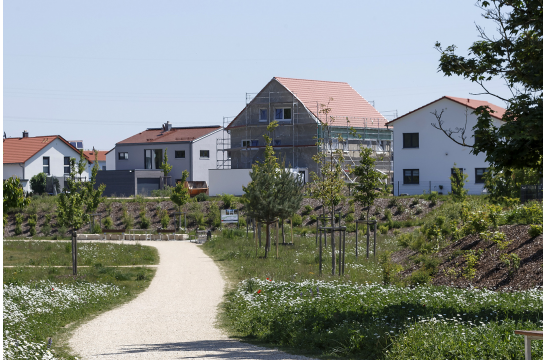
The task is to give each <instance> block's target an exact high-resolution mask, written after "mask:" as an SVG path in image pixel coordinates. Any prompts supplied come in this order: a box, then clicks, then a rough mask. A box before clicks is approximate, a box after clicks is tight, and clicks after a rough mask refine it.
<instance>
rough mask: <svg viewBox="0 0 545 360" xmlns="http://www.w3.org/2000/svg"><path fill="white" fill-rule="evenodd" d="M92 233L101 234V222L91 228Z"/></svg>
mask: <svg viewBox="0 0 545 360" xmlns="http://www.w3.org/2000/svg"><path fill="white" fill-rule="evenodd" d="M91 233H93V234H101V233H102V228H101V227H100V223H96V224H95V226H94V227H93V228H92V229H91Z"/></svg>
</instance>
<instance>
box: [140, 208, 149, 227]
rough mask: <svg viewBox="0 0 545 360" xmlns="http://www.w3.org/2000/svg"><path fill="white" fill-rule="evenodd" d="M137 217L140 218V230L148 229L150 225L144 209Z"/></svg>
mask: <svg viewBox="0 0 545 360" xmlns="http://www.w3.org/2000/svg"><path fill="white" fill-rule="evenodd" d="M138 215H139V216H140V229H148V228H149V227H150V225H151V220H150V219H149V218H148V217H147V216H146V210H145V208H142V210H141V211H140V213H139V214H138Z"/></svg>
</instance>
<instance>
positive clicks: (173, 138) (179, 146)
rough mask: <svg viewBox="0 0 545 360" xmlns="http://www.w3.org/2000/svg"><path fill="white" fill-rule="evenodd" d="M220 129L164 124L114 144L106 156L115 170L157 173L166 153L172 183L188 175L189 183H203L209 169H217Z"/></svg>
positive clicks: (221, 130) (215, 127)
mask: <svg viewBox="0 0 545 360" xmlns="http://www.w3.org/2000/svg"><path fill="white" fill-rule="evenodd" d="M222 132H223V128H222V127H221V126H219V125H218V126H198V127H172V125H171V124H170V123H169V122H167V123H166V124H163V126H162V127H161V128H149V129H147V130H145V131H143V132H141V133H138V134H136V135H133V136H131V137H130V138H127V139H125V140H123V141H120V142H118V143H116V145H115V148H114V149H112V150H110V151H109V152H108V154H107V155H106V159H107V160H106V162H107V163H108V159H111V158H112V155H113V159H114V161H115V168H114V169H115V170H136V169H138V170H157V169H160V166H161V164H162V163H163V156H164V151H165V149H166V151H167V157H168V163H169V164H170V165H172V170H171V172H170V173H169V174H168V176H170V177H171V179H172V181H171V184H172V185H173V184H175V182H176V181H178V180H179V179H181V178H182V173H183V171H184V170H187V171H188V172H189V177H188V179H187V180H189V181H206V183H207V184H208V182H209V179H208V169H213V168H215V167H216V143H217V139H219V138H222V137H223V134H222ZM107 168H108V166H107Z"/></svg>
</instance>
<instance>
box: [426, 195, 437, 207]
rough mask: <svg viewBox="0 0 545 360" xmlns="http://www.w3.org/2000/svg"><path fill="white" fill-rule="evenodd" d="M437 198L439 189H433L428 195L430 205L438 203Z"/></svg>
mask: <svg viewBox="0 0 545 360" xmlns="http://www.w3.org/2000/svg"><path fill="white" fill-rule="evenodd" d="M437 198H438V195H437V191H432V192H431V193H430V194H429V195H428V201H430V205H431V206H435V205H437Z"/></svg>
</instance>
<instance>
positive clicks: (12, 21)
mask: <svg viewBox="0 0 545 360" xmlns="http://www.w3.org/2000/svg"><path fill="white" fill-rule="evenodd" d="M3 10H4V19H3V20H4V27H3V30H4V48H3V51H4V56H3V61H4V67H3V70H4V71H3V78H4V88H3V94H4V96H3V100H4V102H3V114H4V121H3V130H4V131H5V132H6V134H7V136H11V137H18V136H21V133H22V131H23V130H28V131H29V132H30V136H37V135H53V134H55V135H56V134H59V135H61V136H63V137H64V138H66V139H69V140H70V139H81V140H83V141H84V146H85V147H86V148H91V147H93V146H94V147H95V148H96V149H101V150H110V149H111V148H113V147H114V145H115V143H116V142H118V141H121V140H123V139H125V138H127V137H129V136H131V135H134V134H136V133H138V132H140V131H143V130H145V129H146V128H148V127H159V126H160V125H161V124H162V123H164V122H166V121H167V120H168V121H170V122H171V123H173V125H174V126H198V125H221V124H222V119H223V117H224V116H234V115H236V114H238V113H239V112H240V110H242V108H243V107H244V105H245V98H246V93H256V92H258V91H259V90H261V88H262V87H263V86H265V85H266V83H267V82H268V81H269V80H270V79H271V78H272V77H274V76H280V77H293V78H302V79H315V80H330V81H344V82H348V83H349V84H350V85H351V86H352V87H353V88H354V89H356V90H357V91H358V92H359V93H360V94H361V95H362V96H363V97H364V98H365V99H367V100H369V101H374V103H375V107H376V108H377V110H379V111H380V112H382V113H384V114H385V115H386V114H390V111H393V110H397V112H398V114H399V115H402V114H405V113H407V112H409V111H411V110H414V109H416V108H418V107H420V106H422V105H425V104H426V103H428V102H431V101H433V100H435V99H437V98H439V97H441V96H443V95H451V96H459V97H471V98H477V99H481V100H486V101H490V102H492V103H494V104H496V105H499V106H504V104H502V103H501V101H499V100H497V99H495V98H493V97H490V96H484V95H482V96H474V95H473V96H472V95H470V93H479V92H481V89H480V88H479V87H478V86H477V85H475V84H472V83H471V82H469V81H467V80H464V79H463V78H460V77H444V76H443V74H441V73H438V72H437V66H438V60H439V53H438V52H437V51H436V50H435V49H434V48H433V47H434V44H435V42H436V41H440V42H441V43H442V44H443V45H445V46H446V45H451V44H456V45H457V46H458V47H459V51H458V53H459V54H460V55H466V54H467V48H468V47H469V46H470V45H471V44H472V43H473V42H474V41H476V40H477V39H478V38H477V31H476V29H475V24H476V23H477V24H479V25H481V26H484V27H485V29H486V30H487V32H489V33H494V31H495V25H494V24H493V23H491V22H489V21H487V20H485V19H483V18H482V17H481V10H480V9H479V8H477V7H476V6H475V3H474V2H473V1H456V2H452V1H438V0H435V1H416V2H409V1H388V2H376V1H373V2H371V1H338V2H331V1H293V0H292V1H270V2H256V1H161V0H156V1H135V0H132V1H92V2H90V1H89V2H75V1H47V2H43V1H9V2H4V8H3ZM490 89H491V90H492V91H495V92H497V93H498V94H502V95H506V92H507V89H506V88H505V86H504V85H503V83H502V82H501V81H493V82H492V83H491V84H490Z"/></svg>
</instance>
